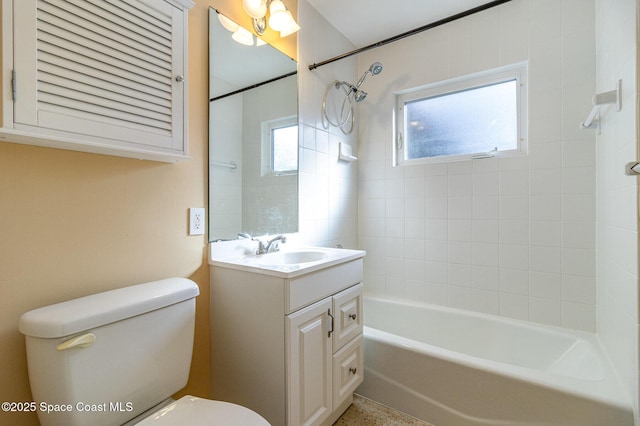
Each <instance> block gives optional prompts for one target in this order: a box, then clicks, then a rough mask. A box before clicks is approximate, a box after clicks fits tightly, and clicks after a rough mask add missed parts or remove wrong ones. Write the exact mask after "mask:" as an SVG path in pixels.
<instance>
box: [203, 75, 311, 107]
mask: <svg viewBox="0 0 640 426" xmlns="http://www.w3.org/2000/svg"><path fill="white" fill-rule="evenodd" d="M296 74H298V71H293V72H290V73H288V74H283V75H281V76H278V77H274V78H271V79H269V80H266V81H262V82H260V83H256V84H252V85H251V86H247V87H243V88H242V89H238V90H234V91H233V92H230V93H225V94H224V95H219V96H216V97H214V98H211V99H209V102H213V101H217V100H219V99H223V98H226V97H229V96H233V95H237V94H238V93H242V92H246V91H247V90H251V89H255V88H256V87H260V86H264V85H265V84H269V83H273V82H274V81H278V80H282V79H283V78H287V77H291V76H292V75H296Z"/></svg>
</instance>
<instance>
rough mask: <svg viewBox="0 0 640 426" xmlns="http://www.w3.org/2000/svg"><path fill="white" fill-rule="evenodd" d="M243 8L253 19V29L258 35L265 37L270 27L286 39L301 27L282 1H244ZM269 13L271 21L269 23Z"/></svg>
mask: <svg viewBox="0 0 640 426" xmlns="http://www.w3.org/2000/svg"><path fill="white" fill-rule="evenodd" d="M242 7H243V8H244V10H245V12H247V15H249V16H250V17H251V21H252V22H253V29H254V30H255V32H256V33H257V34H258V35H263V34H264V33H265V31H266V30H267V22H269V27H271V29H272V30H274V31H279V32H280V37H286V36H288V35H291V34H293V33H295V32H297V31H298V30H299V29H300V26H299V25H298V23H297V22H296V20H295V19H294V18H293V15H292V14H291V12H290V11H289V10H287V7H286V6H285V5H284V3H283V2H282V0H242ZM267 11H268V12H269V19H268V21H267Z"/></svg>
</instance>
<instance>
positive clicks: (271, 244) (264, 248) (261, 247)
mask: <svg viewBox="0 0 640 426" xmlns="http://www.w3.org/2000/svg"><path fill="white" fill-rule="evenodd" d="M278 242H282V243H286V242H287V237H286V236H285V235H278V236H275V237H273V238H271V239H270V240H269V241H267V242H266V244H265V243H264V242H262V241H258V251H256V254H267V253H269V252H271V251H278V250H279V249H280V246H279V243H278Z"/></svg>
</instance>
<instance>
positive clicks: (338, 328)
mask: <svg viewBox="0 0 640 426" xmlns="http://www.w3.org/2000/svg"><path fill="white" fill-rule="evenodd" d="M333 308H334V309H333V310H334V312H335V320H334V323H335V324H334V331H335V332H334V334H333V351H334V352H337V351H339V350H340V349H341V348H342V347H343V346H344V345H346V344H347V343H348V342H350V341H351V340H353V339H354V338H355V337H356V336H358V335H359V334H360V333H362V327H363V323H362V284H358V285H355V286H353V287H351V288H348V289H346V290H344V291H341V292H340V293H338V294H336V295H335V296H333Z"/></svg>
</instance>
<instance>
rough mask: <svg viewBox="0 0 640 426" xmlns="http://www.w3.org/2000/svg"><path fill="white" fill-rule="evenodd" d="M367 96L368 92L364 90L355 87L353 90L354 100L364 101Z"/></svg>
mask: <svg viewBox="0 0 640 426" xmlns="http://www.w3.org/2000/svg"><path fill="white" fill-rule="evenodd" d="M366 97H367V92H365V91H364V90H360V89H355V90H354V91H353V100H354V101H356V102H362V101H364V98H366Z"/></svg>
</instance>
